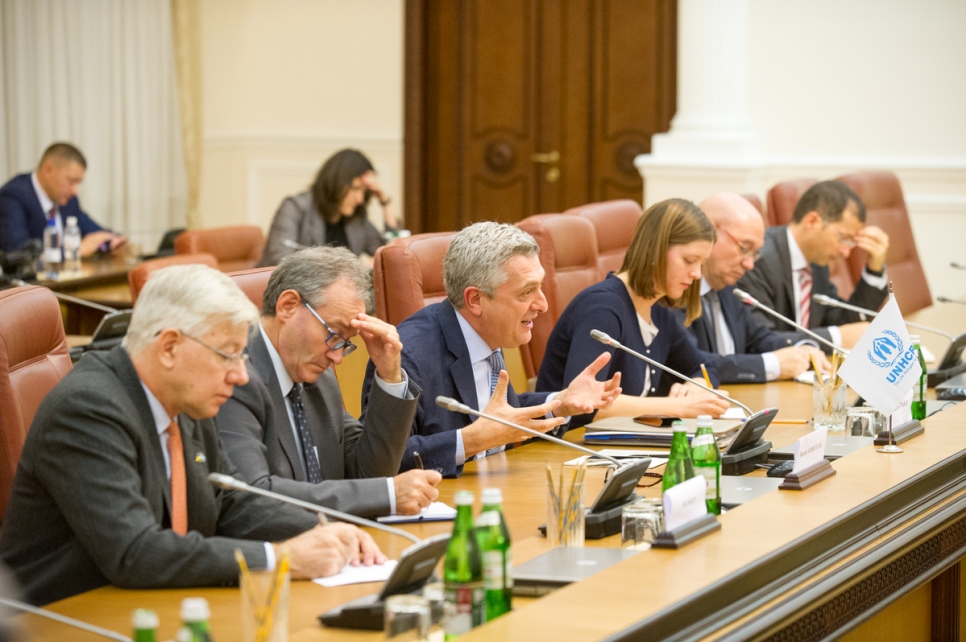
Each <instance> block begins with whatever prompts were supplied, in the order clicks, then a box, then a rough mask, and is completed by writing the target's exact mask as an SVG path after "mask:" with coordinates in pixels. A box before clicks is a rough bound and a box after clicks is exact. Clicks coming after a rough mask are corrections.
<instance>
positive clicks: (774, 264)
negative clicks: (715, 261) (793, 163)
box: [738, 181, 889, 349]
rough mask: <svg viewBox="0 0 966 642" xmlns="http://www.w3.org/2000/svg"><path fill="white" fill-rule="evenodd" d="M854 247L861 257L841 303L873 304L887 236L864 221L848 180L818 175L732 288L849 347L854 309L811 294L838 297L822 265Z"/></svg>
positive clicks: (881, 289) (856, 329) (882, 295)
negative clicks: (855, 277) (851, 286)
mask: <svg viewBox="0 0 966 642" xmlns="http://www.w3.org/2000/svg"><path fill="white" fill-rule="evenodd" d="M855 248H858V249H861V250H864V251H865V253H866V256H867V258H866V263H865V269H864V270H863V271H862V278H860V279H859V282H858V283H856V284H855V291H854V292H853V293H852V296H851V297H849V301H848V302H849V303H850V304H852V305H855V306H858V307H860V308H868V309H870V310H878V309H879V306H880V305H882V303H883V301H885V299H886V296H887V292H886V286H887V285H888V283H889V278H888V276H887V275H886V274H885V259H886V253H887V252H888V251H889V237H888V236H887V235H886V233H885V232H883V231H882V230H881V229H880V228H878V227H876V226H874V225H866V224H865V204H864V203H863V202H862V199H860V198H859V197H858V195H857V194H856V193H855V192H853V191H852V190H851V189H849V186H848V185H846V184H845V183H843V182H841V181H822V182H821V183H816V184H815V185H813V186H812V187H810V188H808V190H806V191H805V193H804V194H802V197H801V198H800V199H799V200H798V204H797V205H795V212H794V214H792V220H791V222H790V223H789V224H788V225H787V226H775V227H771V228H769V229H768V231H767V232H765V244H764V245H763V246H762V248H761V259H760V260H758V261H757V262H756V263H755V268H754V269H753V270H750V271H749V272H748V273H747V274H745V275H744V276H743V277H741V279H740V280H739V281H738V287H739V288H741V289H742V290H745V291H746V292H748V294H750V295H751V296H753V297H755V298H756V299H758V300H759V301H761V302H762V303H763V304H764V305H765V306H767V307H769V308H771V309H773V310H776V311H777V312H778V313H779V314H782V315H784V316H786V317H788V318H790V319H795V321H796V322H798V323H799V324H801V325H803V326H805V327H806V328H809V329H810V330H813V331H815V332H817V333H818V334H820V335H822V336H823V337H825V338H826V339H829V340H831V341H832V342H834V343H835V345H838V346H841V347H843V348H846V349H850V348H852V346H854V345H855V342H856V341H858V340H859V337H861V336H862V333H863V332H865V329H866V328H867V327H868V326H869V324H868V323H866V322H864V321H863V320H862V318H861V316H860V315H859V314H858V313H856V312H851V311H849V310H844V309H842V308H835V307H828V306H825V305H823V304H821V303H819V302H818V301H815V300H813V298H812V297H813V295H815V294H824V295H825V296H828V297H831V298H833V299H838V300H840V301H841V298H840V297H839V295H838V290H837V289H836V287H835V285H834V284H833V283H832V282H831V280H829V269H828V266H829V264H830V263H831V262H832V260H833V259H835V258H836V257H843V258H846V259H847V258H848V257H849V254H851V252H852V250H853V249H855ZM752 314H754V315H755V316H757V317H758V318H759V319H760V320H761V321H762V322H763V323H765V324H766V325H767V326H768V327H773V328H777V329H779V330H791V329H793V328H791V327H790V326H788V325H787V324H786V323H783V322H780V321H776V320H775V319H774V318H772V317H770V316H768V315H766V314H765V313H763V312H760V311H758V310H755V311H754V312H753V313H752Z"/></svg>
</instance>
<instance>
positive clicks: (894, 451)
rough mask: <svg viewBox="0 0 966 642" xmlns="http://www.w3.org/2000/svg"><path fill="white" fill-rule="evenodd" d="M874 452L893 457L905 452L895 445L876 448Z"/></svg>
mask: <svg viewBox="0 0 966 642" xmlns="http://www.w3.org/2000/svg"><path fill="white" fill-rule="evenodd" d="M875 451H876V452H879V453H885V454H887V455H895V454H898V453H903V452H906V451H904V450H903V449H902V448H899V447H898V446H896V445H895V444H890V445H886V446H883V447H882V448H876V449H875Z"/></svg>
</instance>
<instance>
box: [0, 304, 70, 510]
mask: <svg viewBox="0 0 966 642" xmlns="http://www.w3.org/2000/svg"><path fill="white" fill-rule="evenodd" d="M0 310H2V313H0V519H2V516H3V515H4V513H6V511H7V503H8V502H9V501H10V492H11V491H12V490H13V478H14V475H15V473H16V471H17V462H18V461H19V460H20V452H21V450H23V443H24V440H25V439H26V438H27V430H29V429H30V424H31V422H33V420H34V414H36V412H37V408H38V407H39V406H40V402H41V401H43V399H44V397H46V396H47V393H48V392H50V390H51V389H52V388H53V387H54V386H55V385H56V384H57V382H58V381H60V380H61V379H63V378H64V375H66V374H67V373H68V372H70V354H69V353H68V351H67V342H66V340H65V339H64V323H63V320H62V319H61V316H60V304H58V302H57V299H56V298H54V295H53V294H52V293H51V292H50V290H48V289H47V288H42V287H37V286H34V285H26V286H23V287H19V288H11V289H9V290H3V291H0Z"/></svg>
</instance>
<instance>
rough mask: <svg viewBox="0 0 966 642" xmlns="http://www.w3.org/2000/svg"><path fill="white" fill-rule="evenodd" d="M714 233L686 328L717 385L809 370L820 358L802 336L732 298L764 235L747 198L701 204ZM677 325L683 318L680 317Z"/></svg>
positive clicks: (732, 196) (726, 196)
mask: <svg viewBox="0 0 966 642" xmlns="http://www.w3.org/2000/svg"><path fill="white" fill-rule="evenodd" d="M700 207H701V210H702V211H703V212H704V213H705V214H707V216H708V218H709V219H710V220H711V222H712V223H713V224H714V227H715V230H716V231H717V233H718V240H717V242H716V243H715V244H714V248H713V249H712V250H711V256H710V257H708V260H707V261H706V262H705V264H704V267H703V268H702V273H703V276H702V279H701V298H702V305H701V316H700V317H698V318H697V319H696V320H695V321H694V322H693V323H692V324H691V326H690V327H689V328H688V331H689V333H690V334H691V336H693V337H694V338H695V340H696V341H697V345H698V348H699V349H701V350H703V351H705V352H709V353H711V354H713V355H715V357H714V358H713V359H712V361H713V363H714V365H715V366H716V368H717V370H718V376H719V377H720V378H721V381H722V383H761V382H765V381H773V380H776V379H791V378H793V377H795V376H797V375H798V374H801V373H802V372H804V371H806V370H808V369H809V368H810V367H811V355H810V353H814V356H815V358H816V359H817V360H818V361H819V363H820V364H824V363H825V361H826V359H825V355H824V354H823V353H822V352H821V351H820V350H818V349H817V348H815V347H814V346H813V345H804V344H803V342H806V341H809V339H808V337H807V336H806V335H805V334H804V333H799V332H779V331H777V330H774V329H773V328H771V327H769V326H767V325H765V324H764V323H762V321H761V320H760V319H758V318H757V317H755V316H753V315H752V314H751V309H750V308H749V307H748V306H747V305H745V304H744V303H742V302H740V301H739V300H738V299H736V298H735V297H734V295H733V294H732V291H733V290H734V284H735V283H736V282H737V281H738V279H740V278H741V277H742V275H744V274H745V272H747V271H748V270H750V269H752V268H753V267H754V265H755V259H756V257H757V256H758V252H759V250H760V249H761V246H762V243H763V242H764V236H765V223H764V221H763V220H762V217H761V214H759V213H758V210H756V209H755V207H754V206H753V205H752V204H751V203H750V202H748V200H747V199H745V198H744V197H742V196H740V195H738V194H730V193H721V194H715V195H714V196H712V197H710V198H708V199H705V200H704V201H703V202H702V203H701V206H700ZM680 316H681V318H682V321H683V318H684V315H683V312H682V313H681V315H680Z"/></svg>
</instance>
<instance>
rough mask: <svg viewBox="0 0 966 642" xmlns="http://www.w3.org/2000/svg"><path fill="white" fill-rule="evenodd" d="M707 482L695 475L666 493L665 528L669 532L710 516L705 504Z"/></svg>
mask: <svg viewBox="0 0 966 642" xmlns="http://www.w3.org/2000/svg"><path fill="white" fill-rule="evenodd" d="M706 484H707V482H705V479H704V477H702V476H701V475H695V476H694V477H692V478H691V479H689V480H687V481H683V482H681V483H680V484H678V485H677V486H672V487H671V488H668V489H667V492H666V493H664V528H665V530H668V531H673V530H674V529H676V528H678V527H680V526H683V525H685V524H687V523H688V522H691V521H694V520H696V519H699V518H700V517H701V516H702V515H707V514H708V505H707V504H706V503H705V502H704V495H705V488H706Z"/></svg>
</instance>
